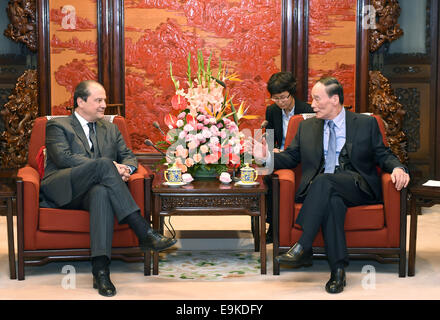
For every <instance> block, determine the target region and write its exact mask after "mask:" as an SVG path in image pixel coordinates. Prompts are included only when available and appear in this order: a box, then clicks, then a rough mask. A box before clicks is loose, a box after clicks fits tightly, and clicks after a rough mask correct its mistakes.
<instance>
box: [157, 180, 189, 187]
mask: <svg viewBox="0 0 440 320" xmlns="http://www.w3.org/2000/svg"><path fill="white" fill-rule="evenodd" d="M163 184H164V185H166V186H169V187H180V186H184V185H186V184H187V183H186V182H183V181H182V182H168V181H165V182H164V183H163Z"/></svg>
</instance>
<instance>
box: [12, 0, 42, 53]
mask: <svg viewBox="0 0 440 320" xmlns="http://www.w3.org/2000/svg"><path fill="white" fill-rule="evenodd" d="M6 11H7V13H8V17H9V21H10V22H11V23H10V24H8V27H7V29H6V30H5V32H4V35H5V36H7V37H9V38H11V39H12V40H14V41H16V42H22V43H24V44H26V45H27V47H28V48H29V49H30V50H31V51H34V52H35V51H37V24H36V22H37V20H36V0H9V3H8V7H7V9H6Z"/></svg>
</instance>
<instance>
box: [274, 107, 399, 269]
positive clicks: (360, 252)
mask: <svg viewBox="0 0 440 320" xmlns="http://www.w3.org/2000/svg"><path fill="white" fill-rule="evenodd" d="M373 116H374V117H375V118H376V120H377V122H378V124H379V128H380V131H381V133H382V136H383V141H384V143H385V145H388V143H387V141H386V138H385V137H386V136H385V127H384V123H383V121H382V119H381V118H380V117H379V116H376V115H373ZM303 120H304V117H303V116H302V115H296V116H293V117H292V118H291V119H290V122H289V127H288V133H287V135H286V145H287V146H288V145H289V144H290V142H291V141H292V139H293V138H294V136H295V134H296V131H297V130H298V126H299V123H300V122H301V121H303ZM378 172H379V173H380V174H381V177H382V189H383V200H384V202H383V204H376V205H365V206H357V207H352V208H348V210H347V214H346V220H345V232H346V241H347V248H348V253H349V256H350V258H364V259H375V260H377V261H379V262H381V263H398V264H399V277H405V268H406V189H403V190H402V191H400V192H399V191H397V190H396V189H395V187H394V184H393V183H392V182H391V175H390V174H388V173H383V172H381V171H380V169H379V168H378ZM300 179H301V165H299V166H298V167H297V168H295V169H293V170H291V169H282V170H277V171H275V172H274V174H273V176H272V183H273V232H274V234H273V236H274V240H273V256H274V259H273V274H274V275H279V273H280V266H279V263H278V262H277V261H276V260H275V257H276V256H277V255H279V254H281V253H283V252H285V251H287V250H288V249H289V248H290V247H291V246H293V245H294V244H295V243H296V242H297V241H298V240H299V238H300V236H301V234H302V230H301V227H300V226H299V225H297V224H295V223H294V222H295V220H296V218H297V216H298V212H299V210H300V208H301V206H302V204H300V203H295V198H294V194H295V192H296V190H297V188H298V186H299V181H300ZM313 255H314V257H318V256H325V249H324V241H323V237H322V234H321V232H319V233H318V235H317V236H316V238H315V241H314V243H313Z"/></svg>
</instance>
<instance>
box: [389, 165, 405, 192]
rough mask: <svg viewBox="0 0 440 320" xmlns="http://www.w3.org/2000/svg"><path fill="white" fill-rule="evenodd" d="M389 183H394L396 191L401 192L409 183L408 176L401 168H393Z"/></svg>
mask: <svg viewBox="0 0 440 320" xmlns="http://www.w3.org/2000/svg"><path fill="white" fill-rule="evenodd" d="M391 181H392V182H393V183H394V186H395V187H396V189H397V190H398V191H400V190H402V188H406V187H407V186H408V183H409V174H407V173H406V172H405V170H403V169H402V168H394V170H393V172H392V173H391Z"/></svg>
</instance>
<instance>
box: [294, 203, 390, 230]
mask: <svg viewBox="0 0 440 320" xmlns="http://www.w3.org/2000/svg"><path fill="white" fill-rule="evenodd" d="M301 207H302V204H301V203H296V204H295V220H294V221H296V219H297V218H298V213H299V210H300V209H301ZM383 210H384V209H383V204H374V205H365V206H357V207H351V208H348V209H347V214H346V216H345V225H344V230H345V231H360V230H379V229H383V228H384V226H385V217H384V212H383ZM295 228H296V229H301V227H300V226H299V225H297V224H295Z"/></svg>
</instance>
